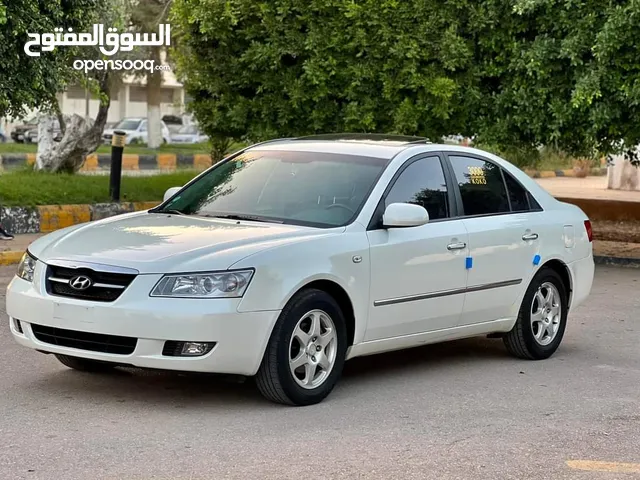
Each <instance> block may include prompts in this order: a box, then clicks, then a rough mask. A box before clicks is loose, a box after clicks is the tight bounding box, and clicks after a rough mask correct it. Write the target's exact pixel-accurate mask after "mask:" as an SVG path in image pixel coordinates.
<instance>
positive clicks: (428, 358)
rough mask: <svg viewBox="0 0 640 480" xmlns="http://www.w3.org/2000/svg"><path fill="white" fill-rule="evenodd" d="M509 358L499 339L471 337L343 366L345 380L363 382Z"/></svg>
mask: <svg viewBox="0 0 640 480" xmlns="http://www.w3.org/2000/svg"><path fill="white" fill-rule="evenodd" d="M510 358H511V357H510V356H509V355H508V354H507V352H506V350H505V348H504V346H503V344H502V341H501V340H500V339H489V338H485V337H474V338H468V339H463V340H456V341H451V342H442V343H436V344H432V345H425V346H423V347H416V348H409V349H406V350H397V351H394V352H388V353H384V354H380V355H371V356H367V357H358V358H354V359H353V360H350V361H349V362H347V363H346V365H345V370H344V375H343V377H344V378H349V379H354V380H355V379H364V378H367V377H375V376H386V375H390V374H399V373H402V374H411V373H413V372H415V371H418V370H419V373H424V372H425V371H427V370H437V369H440V368H443V367H445V366H446V367H453V366H456V365H463V364H468V363H474V364H476V363H477V362H483V363H490V362H504V361H506V360H509V359H510Z"/></svg>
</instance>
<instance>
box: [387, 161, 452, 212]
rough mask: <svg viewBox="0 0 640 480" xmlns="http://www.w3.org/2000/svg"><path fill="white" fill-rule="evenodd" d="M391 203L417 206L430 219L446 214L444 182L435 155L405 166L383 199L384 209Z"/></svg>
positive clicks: (442, 173)
mask: <svg viewBox="0 0 640 480" xmlns="http://www.w3.org/2000/svg"><path fill="white" fill-rule="evenodd" d="M392 203H412V204H415V205H420V206H421V207H424V208H425V209H426V210H427V213H429V219H430V220H438V219H440V218H447V217H448V216H449V200H448V198H447V182H446V181H445V178H444V172H443V170H442V165H441V163H440V159H439V158H438V157H428V158H422V159H420V160H417V161H415V162H413V163H411V164H410V165H409V166H408V167H407V168H405V169H404V170H403V171H402V173H401V174H400V176H399V177H398V179H397V180H396V182H395V183H394V185H393V187H391V190H390V191H389V193H388V195H387V197H386V198H385V208H386V207H387V206H389V205H390V204H392Z"/></svg>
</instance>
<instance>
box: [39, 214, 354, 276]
mask: <svg viewBox="0 0 640 480" xmlns="http://www.w3.org/2000/svg"><path fill="white" fill-rule="evenodd" d="M342 231H344V228H342V229H327V230H325V229H317V228H311V227H301V226H295V225H280V224H270V223H258V222H238V221H235V220H224V219H211V218H203V217H195V216H181V215H167V214H159V213H148V212H136V213H131V214H125V215H120V216H117V217H111V218H107V219H104V220H100V221H97V222H91V223H85V224H83V225H79V226H75V227H70V228H67V229H64V230H59V231H56V232H53V233H51V234H49V235H47V236H45V237H42V238H40V239H38V240H36V241H35V242H33V243H32V244H31V245H30V247H29V251H30V252H31V254H33V255H34V256H35V257H37V258H39V259H40V260H42V261H43V262H45V263H47V262H50V261H53V260H71V261H82V262H91V263H99V264H103V265H112V266H120V267H128V268H134V269H136V270H138V271H139V272H140V273H175V272H193V271H203V270H218V269H227V268H229V267H230V266H231V265H233V264H234V263H236V262H238V261H239V260H241V259H243V258H245V257H247V256H249V255H252V254H254V253H257V252H259V251H260V250H264V249H266V248H271V247H274V246H279V245H284V244H287V243H290V242H293V241H299V240H302V239H305V238H308V237H315V236H323V235H335V234H337V233H340V232H342Z"/></svg>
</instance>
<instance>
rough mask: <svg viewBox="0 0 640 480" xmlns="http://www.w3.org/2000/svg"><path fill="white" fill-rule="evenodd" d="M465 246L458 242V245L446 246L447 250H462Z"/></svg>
mask: <svg viewBox="0 0 640 480" xmlns="http://www.w3.org/2000/svg"><path fill="white" fill-rule="evenodd" d="M466 247H467V244H466V243H464V242H460V243H450V244H449V245H447V250H462V249H463V248H466Z"/></svg>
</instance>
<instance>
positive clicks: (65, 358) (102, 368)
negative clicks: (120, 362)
mask: <svg viewBox="0 0 640 480" xmlns="http://www.w3.org/2000/svg"><path fill="white" fill-rule="evenodd" d="M55 357H56V358H57V359H58V360H59V361H60V363H62V364H63V365H64V366H65V367H69V368H73V369H74V370H80V371H81V372H94V373H99V372H108V371H110V370H112V369H113V368H115V365H114V364H111V363H107V362H99V361H97V360H89V359H88V358H79V357H71V356H69V355H59V354H56V355H55Z"/></svg>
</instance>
